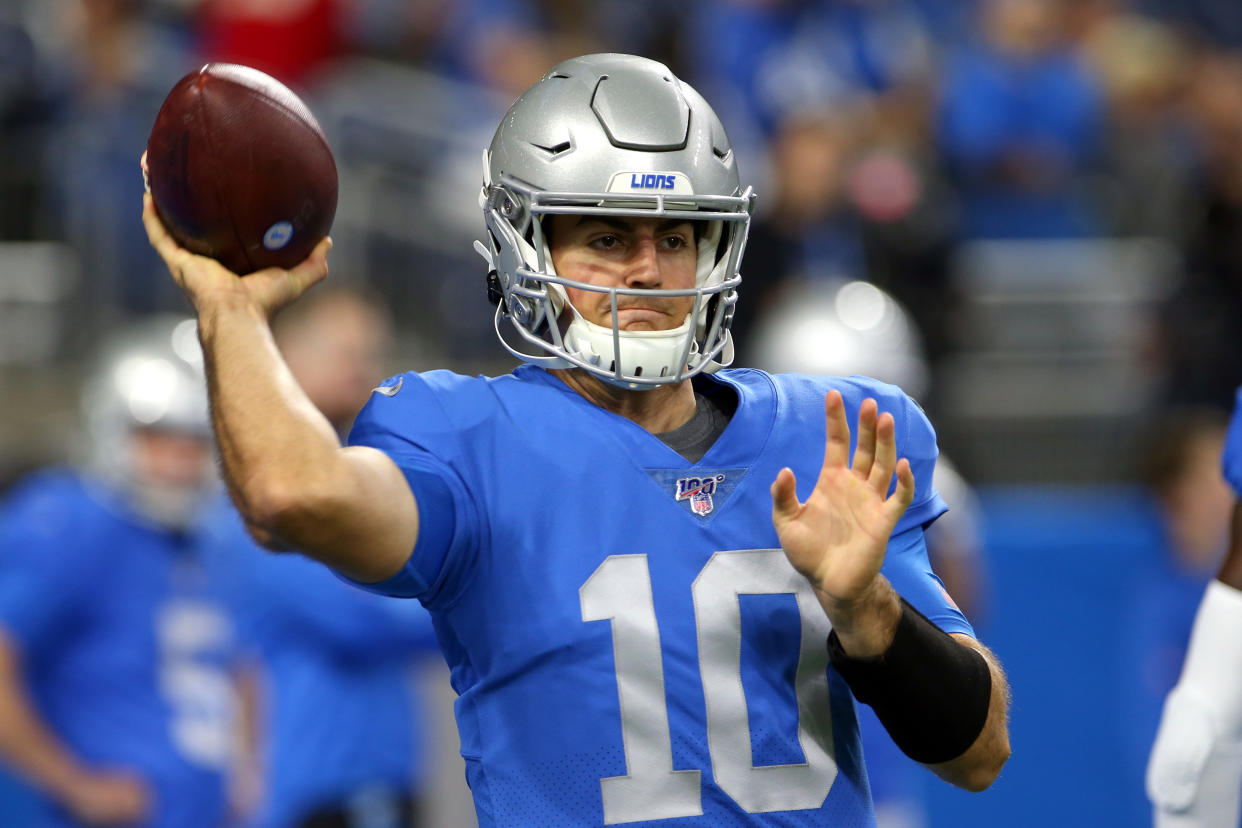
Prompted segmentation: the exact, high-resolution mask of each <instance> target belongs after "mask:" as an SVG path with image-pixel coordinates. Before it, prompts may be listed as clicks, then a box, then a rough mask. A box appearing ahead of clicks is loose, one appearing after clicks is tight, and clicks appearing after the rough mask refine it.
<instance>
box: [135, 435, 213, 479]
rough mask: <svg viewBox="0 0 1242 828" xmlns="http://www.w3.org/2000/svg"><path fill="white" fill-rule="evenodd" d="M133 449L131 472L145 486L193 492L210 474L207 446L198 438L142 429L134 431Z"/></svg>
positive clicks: (209, 450)
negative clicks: (133, 471)
mask: <svg viewBox="0 0 1242 828" xmlns="http://www.w3.org/2000/svg"><path fill="white" fill-rule="evenodd" d="M133 447H134V448H133V450H134V468H135V472H136V473H137V475H138V477H139V478H140V479H141V480H144V481H146V482H148V483H149V484H153V485H160V486H167V487H169V488H172V489H195V488H198V487H200V486H202V485H204V483H206V481H207V479H208V477H209V476H210V474H211V470H212V460H211V447H210V444H209V443H208V442H207V440H205V439H203V438H202V437H196V436H191V435H188V434H179V433H177V432H173V431H164V430H161V429H153V428H144V429H139V430H137V431H135V432H134V443H133Z"/></svg>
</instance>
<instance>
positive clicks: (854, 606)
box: [816, 574, 901, 658]
mask: <svg viewBox="0 0 1242 828" xmlns="http://www.w3.org/2000/svg"><path fill="white" fill-rule="evenodd" d="M816 592H817V593H818V595H819V599H820V603H821V605H823V607H824V612H825V613H826V614H827V615H828V620H829V621H831V622H832V628H833V631H834V632H835V633H836V636H837V639H838V640H839V641H840V642H841V647H842V649H844V650H845V652H846V653H848V654H849V655H850V656H852V657H854V658H871V657H874V656H878V655H880V654H881V653H883V652H884V651H885V650H887V649H888V647H889V645H890V644H891V643H892V641H893V636H894V635H895V634H896V632H897V623H898V622H899V621H900V620H901V600H900V598H899V597H898V595H897V591H896V590H894V589H893V587H892V584H890V583H889V581H888V579H887V578H885V577H884V576H883V575H879V574H877V575H876V576H875V578H873V579H872V581H871V583H870V584H869V585H868V587H867V588H866V589H865V590H864V591H863V592H862V593H861V594H860V595H858V596H857V597H854V598H848V599H843V598H838V597H834V596H832V595H830V594H829V593H827V592H824V591H823V590H821V589H819V588H816Z"/></svg>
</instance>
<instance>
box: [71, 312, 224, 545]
mask: <svg viewBox="0 0 1242 828" xmlns="http://www.w3.org/2000/svg"><path fill="white" fill-rule="evenodd" d="M82 412H83V419H84V423H85V430H86V438H87V449H88V457H87V462H88V465H89V468H90V470H91V471H93V472H94V473H95V474H96V475H97V476H99V477H100V478H101V479H102V480H103V481H104V482H106V483H108V484H109V485H111V486H112V487H114V488H115V489H116V490H117V491H119V492H120V493H121V494H122V495H123V496H124V497H125V499H126V500H127V502H128V503H129V505H130V506H131V507H132V508H134V509H135V510H136V511H137V512H138V513H140V514H141V515H142V516H144V517H146V518H148V519H149V520H151V521H153V522H155V523H157V524H159V525H160V526H164V527H167V528H173V529H182V528H185V527H186V526H188V525H189V524H190V523H191V522H192V521H193V520H194V518H195V517H196V515H197V513H198V511H199V509H200V508H201V506H202V505H203V504H204V503H205V502H206V500H207V498H208V497H210V495H211V494H212V492H213V491H214V489H215V476H214V474H213V465H214V462H213V457H212V452H211V451H210V448H209V447H210V441H211V421H210V417H209V415H208V406H207V386H206V380H205V377H204V373H203V355H202V350H201V349H200V347H199V343H198V330H197V326H196V323H195V321H194V320H193V319H186V318H182V317H169V316H159V317H154V318H151V319H147V320H144V321H141V322H139V323H136V324H134V325H132V326H130V327H129V328H127V329H126V330H125V331H124V332H123V333H120V334H118V335H117V336H115V337H113V338H112V339H110V340H109V341H108V342H107V343H105V345H104V347H103V349H102V352H101V355H100V357H99V360H98V362H97V364H96V366H95V368H94V370H93V371H92V373H91V375H90V377H89V378H88V380H87V382H86V384H85V386H84V388H83V392H82ZM147 430H151V431H162V432H168V433H174V434H180V435H184V436H189V437H193V438H196V439H201V440H202V441H203V443H204V447H206V448H207V449H208V450H206V451H204V452H203V463H204V468H202V469H201V472H202V473H201V475H194V476H191V478H190V479H187V480H185V481H168V480H155V479H150V477H149V476H148V475H145V474H144V473H143V472H142V469H141V468H140V467H139V463H138V447H137V441H138V439H139V434H140V433H141V432H143V431H147Z"/></svg>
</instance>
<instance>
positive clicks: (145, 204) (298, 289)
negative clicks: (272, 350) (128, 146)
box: [142, 153, 332, 317]
mask: <svg viewBox="0 0 1242 828" xmlns="http://www.w3.org/2000/svg"><path fill="white" fill-rule="evenodd" d="M145 161H146V155H145V153H144V155H143V163H144V164H145ZM142 223H143V225H144V226H145V227H146V230H147V238H148V239H149V240H150V242H151V246H152V247H154V248H155V250H156V252H157V253H159V254H160V258H162V259H163V260H164V264H166V265H167V266H168V272H169V273H171V274H172V277H173V280H174V281H176V283H177V284H178V285H179V286H180V287H181V289H182V290H184V291H185V292H186V295H187V296H189V298H190V301H191V302H192V303H193V304H194V307H195V308H196V309H197V310H199V311H202V310H203V309H204V307H206V306H209V305H211V304H212V303H213V302H219V301H227V300H229V299H230V298H232V299H236V298H238V297H242V298H246V299H248V300H250V301H252V302H254V303H255V304H256V305H257V306H258V307H259V308H260V309H261V310H262V311H263V313H264V314H266V315H267V316H269V317H270V316H271V315H272V314H273V313H275V312H276V311H277V310H279V309H280V308H282V307H284V306H285V305H287V304H289V303H290V302H292V301H293V300H295V299H297V298H298V297H299V296H301V295H302V294H303V293H305V292H306V291H307V290H308V289H309V288H310V287H311V286H312V285H314V284H316V283H317V282H320V281H322V280H323V279H324V278H325V277H326V276H327V275H328V251H329V250H330V249H331V248H332V241H331V240H330V239H328V238H326V237H325V238H324V239H323V240H322V241H320V242H319V244H318V245H317V246H316V247H315V249H314V250H313V251H312V252H311V254H310V255H309V256H307V257H306V259H305V260H304V261H302V262H301V263H300V264H298V265H297V266H295V267H293V268H290V269H288V270H285V269H283V268H277V267H271V268H267V269H266V270H260V271H257V272H255V273H250V274H246V275H245V278H242V277H241V276H239V275H238V274H236V273H233V272H232V271H230V270H228V269H227V268H225V267H224V265H222V264H220V263H219V262H217V261H216V260H215V259H210V258H208V257H206V256H199V255H197V254H194V253H191V252H190V251H188V250H186V249H185V248H183V247H181V246H180V245H179V244H177V242H176V240H175V239H173V237H172V236H171V235H169V233H168V230H167V229H165V227H164V224H163V223H162V222H161V221H160V217H159V215H158V214H157V213H156V211H155V203H154V201H153V200H152V198H151V194H150V193H145V194H144V195H143V197H142Z"/></svg>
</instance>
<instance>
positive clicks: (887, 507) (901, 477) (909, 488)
mask: <svg viewBox="0 0 1242 828" xmlns="http://www.w3.org/2000/svg"><path fill="white" fill-rule="evenodd" d="M913 501H914V471H913V470H912V469H911V468H910V461H909V460H907V459H906V458H904V457H903V458H901V459H900V460H898V461H897V489H896V491H894V492H893V493H892V495H891V496H890V497H889V498H888V500H885V501H884V512H885V514H886V515H887V516H888V518H889V520H890V521H891V522H892V523H893V525H894V526H895V525H897V521H898V520H899V519H900V518H901V515H902V514H903V513H904V512H905V511H906V508H907V507H908V506H909V505H910V504H911V503H912V502H913Z"/></svg>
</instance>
